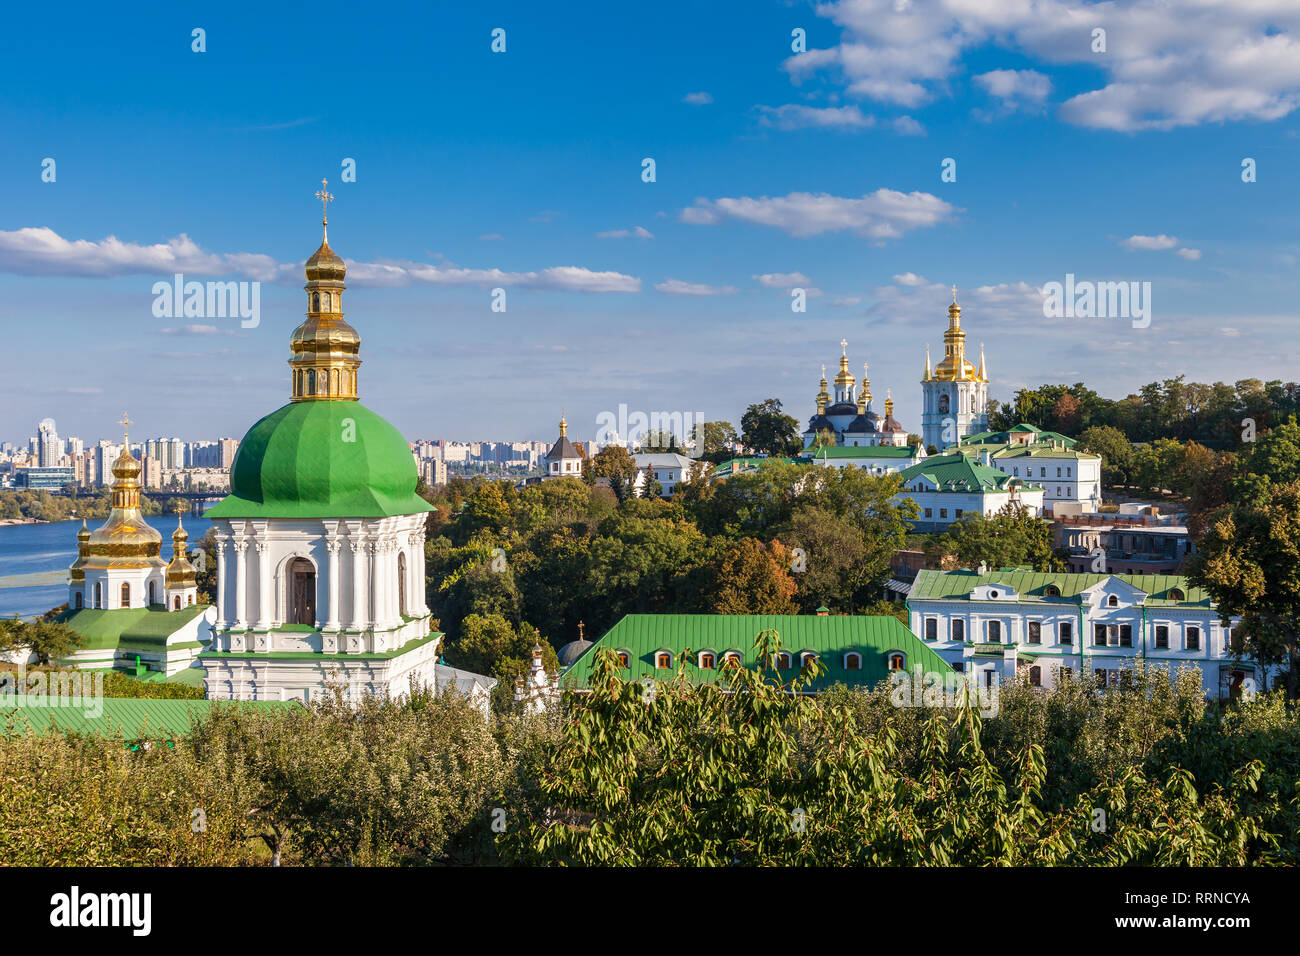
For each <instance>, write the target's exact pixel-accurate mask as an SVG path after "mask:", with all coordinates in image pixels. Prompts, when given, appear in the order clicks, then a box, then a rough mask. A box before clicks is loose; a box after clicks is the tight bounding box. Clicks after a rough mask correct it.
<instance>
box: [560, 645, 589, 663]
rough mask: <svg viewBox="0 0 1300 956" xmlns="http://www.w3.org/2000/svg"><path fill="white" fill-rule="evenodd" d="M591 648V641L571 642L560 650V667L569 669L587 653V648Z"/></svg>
mask: <svg viewBox="0 0 1300 956" xmlns="http://www.w3.org/2000/svg"><path fill="white" fill-rule="evenodd" d="M589 647H591V641H581V640H579V641H570V642H569V643H568V644H565V645H564V646H563V647H561V648H560V654H559V658H560V666H561V667H568V666H569V665H570V664H572V663H573V662H574V661H576V660H577V659H578V658H579V657H581V656H582V655H583V654H585V653H587V648H589Z"/></svg>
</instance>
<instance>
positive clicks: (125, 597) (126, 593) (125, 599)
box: [122, 581, 131, 607]
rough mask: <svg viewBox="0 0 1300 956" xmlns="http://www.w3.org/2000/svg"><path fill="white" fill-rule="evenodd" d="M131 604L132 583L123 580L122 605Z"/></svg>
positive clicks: (127, 605)
mask: <svg viewBox="0 0 1300 956" xmlns="http://www.w3.org/2000/svg"><path fill="white" fill-rule="evenodd" d="M130 606H131V585H129V584H127V583H126V582H125V581H123V582H122V607H130Z"/></svg>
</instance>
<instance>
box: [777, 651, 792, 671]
mask: <svg viewBox="0 0 1300 956" xmlns="http://www.w3.org/2000/svg"><path fill="white" fill-rule="evenodd" d="M791 664H792V659H791V657H790V654H789V653H788V652H787V651H779V652H778V653H777V655H776V666H777V667H778V668H779V669H780V670H783V671H788V670H789V669H790V667H791Z"/></svg>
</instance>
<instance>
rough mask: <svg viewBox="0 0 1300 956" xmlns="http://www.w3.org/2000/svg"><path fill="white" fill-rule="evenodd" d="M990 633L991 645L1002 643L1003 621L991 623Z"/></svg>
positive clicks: (989, 626) (989, 625) (989, 624)
mask: <svg viewBox="0 0 1300 956" xmlns="http://www.w3.org/2000/svg"><path fill="white" fill-rule="evenodd" d="M988 632H989V643H990V644H1001V643H1002V622H1001V621H989V622H988Z"/></svg>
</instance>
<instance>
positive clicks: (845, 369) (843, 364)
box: [835, 339, 856, 396]
mask: <svg viewBox="0 0 1300 956" xmlns="http://www.w3.org/2000/svg"><path fill="white" fill-rule="evenodd" d="M855 383H856V380H855V379H854V378H853V375H852V373H851V372H849V343H848V342H847V341H846V340H845V339H840V370H839V373H838V374H836V376H835V387H836V388H837V389H845V391H844V393H843V394H844V395H846V396H847V395H848V391H847V390H848V389H851V388H853V386H854V384H855Z"/></svg>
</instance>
